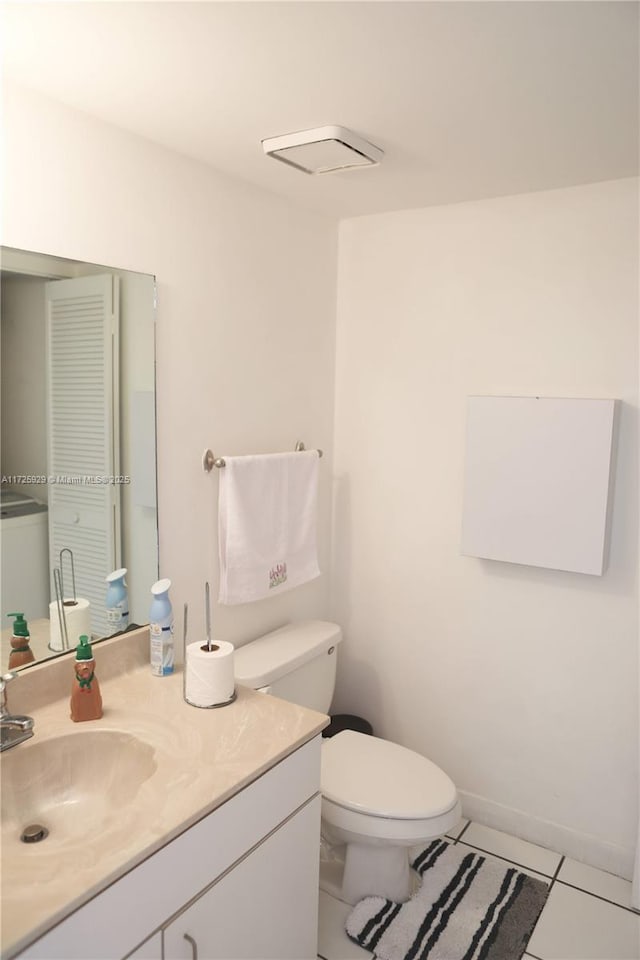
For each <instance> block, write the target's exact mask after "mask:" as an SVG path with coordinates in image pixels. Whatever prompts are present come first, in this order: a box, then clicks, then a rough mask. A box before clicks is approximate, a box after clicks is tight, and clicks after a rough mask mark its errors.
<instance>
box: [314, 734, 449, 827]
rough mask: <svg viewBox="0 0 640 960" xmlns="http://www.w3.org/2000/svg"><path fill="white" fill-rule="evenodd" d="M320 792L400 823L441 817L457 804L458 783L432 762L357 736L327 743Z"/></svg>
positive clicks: (337, 737) (344, 804)
mask: <svg viewBox="0 0 640 960" xmlns="http://www.w3.org/2000/svg"><path fill="white" fill-rule="evenodd" d="M321 790H322V795H323V796H324V797H326V799H327V800H331V801H333V802H334V803H337V804H339V805H340V806H342V807H347V808H350V809H352V810H358V811H360V812H362V813H368V814H370V815H374V816H379V817H393V818H396V819H398V820H424V819H429V818H430V817H437V816H440V814H443V813H447V812H448V811H449V810H451V809H452V807H453V806H454V805H455V804H456V802H457V793H456V788H455V785H454V783H453V782H452V781H451V780H450V778H449V777H448V776H447V775H446V773H444V771H442V770H441V769H440V767H437V766H436V765H435V763H432V762H431V760H427V758H426V757H422V756H420V754H418V753H414V752H413V750H407V748H406V747H401V746H399V744H397V743H390V742H389V741H388V740H380V739H379V738H378V737H370V736H367V735H366V734H364V733H356V732H355V731H353V730H343V731H342V732H341V733H337V734H336V735H335V736H334V737H329V738H327V739H325V740H324V741H323V744H322V775H321Z"/></svg>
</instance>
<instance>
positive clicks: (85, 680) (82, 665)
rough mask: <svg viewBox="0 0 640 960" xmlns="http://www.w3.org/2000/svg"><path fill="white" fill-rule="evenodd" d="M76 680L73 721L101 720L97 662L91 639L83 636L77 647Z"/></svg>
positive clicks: (74, 683)
mask: <svg viewBox="0 0 640 960" xmlns="http://www.w3.org/2000/svg"><path fill="white" fill-rule="evenodd" d="M73 666H74V671H75V675H74V680H73V686H72V688H71V719H72V720H74V721H76V722H77V721H80V720H99V719H100V717H101V716H102V696H101V694H100V686H99V684H98V678H97V677H96V675H95V666H96V661H95V660H94V658H93V653H92V651H91V644H90V643H89V638H88V637H87V636H86V635H85V634H82V636H81V637H80V643H79V644H78V646H77V647H76V659H75V662H74V665H73Z"/></svg>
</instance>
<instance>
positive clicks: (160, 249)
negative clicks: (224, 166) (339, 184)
mask: <svg viewBox="0 0 640 960" xmlns="http://www.w3.org/2000/svg"><path fill="white" fill-rule="evenodd" d="M3 106H4V117H3V121H4V163H3V178H4V184H3V197H4V212H3V223H2V242H3V243H4V244H6V245H8V246H14V247H19V248H24V249H32V250H37V251H39V252H44V253H50V254H54V255H57V256H64V257H72V258H74V259H78V260H87V261H90V262H93V263H102V264H108V265H111V266H114V267H119V268H124V269H129V270H137V271H140V272H143V273H153V274H155V275H156V276H157V280H158V298H159V303H158V314H157V363H158V380H157V387H158V471H159V520H160V570H161V574H162V575H163V576H169V577H171V579H172V581H173V588H172V599H173V603H174V608H175V609H176V613H177V617H176V620H177V621H178V622H179V623H180V624H181V623H182V605H183V603H185V602H188V603H189V623H190V637H189V639H190V640H196V639H197V638H198V636H199V635H201V633H202V624H203V620H204V617H203V606H204V582H205V580H209V581H210V582H211V583H212V586H213V587H214V589H213V590H212V592H213V593H215V585H217V533H216V529H215V524H216V516H217V511H216V500H217V484H218V478H217V472H215V471H214V473H213V474H212V475H206V474H205V473H204V471H203V469H202V465H201V457H202V452H203V450H204V449H205V447H211V448H212V449H213V450H214V452H215V454H216V455H224V454H228V455H231V454H243V453H263V452H265V453H266V452H269V451H277V450H288V449H293V446H294V444H295V442H296V440H298V439H300V440H303V441H304V442H305V443H306V444H307V446H309V447H315V446H317V447H321V448H323V449H324V450H325V458H324V459H323V461H322V466H321V493H320V498H321V503H320V520H319V539H320V565H321V569H323V570H325V571H326V570H327V568H328V562H329V547H330V543H329V541H330V511H331V504H330V497H331V486H330V477H331V472H332V456H331V448H332V429H333V365H334V335H335V286H336V230H335V225H334V224H332V223H330V222H329V221H328V220H324V219H323V218H322V217H319V216H314V215H311V214H307V213H302V212H299V211H298V210H296V209H295V208H293V207H290V206H288V205H287V204H285V203H284V202H282V201H281V200H279V199H276V198H275V197H272V196H271V195H268V194H265V193H264V192H262V191H259V190H256V189H254V188H252V187H249V186H246V185H244V184H242V183H240V182H235V181H232V180H230V179H228V178H226V177H223V176H221V175H218V174H217V173H216V172H215V171H213V170H211V169H210V168H208V167H206V166H204V165H202V164H199V163H196V162H194V161H191V160H189V159H187V158H185V157H181V156H179V155H178V154H175V153H172V152H170V151H168V150H164V149H162V148H160V147H157V146H156V145H153V144H151V143H149V142H148V141H145V140H143V139H142V138H139V137H135V136H132V135H129V134H127V133H125V132H122V131H120V130H118V129H116V128H114V127H110V126H108V125H106V124H103V123H101V122H98V121H96V120H94V119H92V118H90V117H88V116H86V115H84V114H81V113H79V112H76V111H73V110H69V109H67V108H65V107H63V106H61V105H59V104H57V103H54V102H53V101H48V100H46V99H45V98H42V97H40V96H37V95H35V94H32V93H30V92H27V91H25V90H21V89H18V88H15V87H8V88H7V89H6V90H5V96H4V103H3ZM256 149H259V144H258V145H256ZM327 581H328V577H327V576H326V575H325V576H323V577H321V578H319V579H318V580H316V581H314V582H312V583H311V584H308V585H306V586H305V587H302V588H300V589H298V590H295V591H292V592H291V593H289V594H283V595H281V596H280V597H276V598H270V599H268V600H265V601H261V602H259V603H256V604H248V605H246V606H243V607H228V608H220V609H219V610H218V609H216V610H215V612H214V625H215V628H216V629H217V636H218V637H219V638H220V639H229V640H232V641H236V642H237V641H238V640H240V641H242V640H244V639H247V638H249V637H252V636H255V635H257V634H259V633H260V632H262V631H263V630H268V629H271V628H272V627H275V626H277V625H279V624H281V623H284V622H286V621H287V620H288V619H292V618H293V617H301V616H320V615H325V616H326V598H327V592H328V587H327ZM177 634H178V636H180V634H181V631H180V630H178V631H177Z"/></svg>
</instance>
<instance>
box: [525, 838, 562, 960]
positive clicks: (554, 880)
mask: <svg viewBox="0 0 640 960" xmlns="http://www.w3.org/2000/svg"><path fill="white" fill-rule="evenodd" d="M563 863H564V856H563V855H561V856H560V863H559V864H558V866H557V867H556V869H555V873H554V874H553V876H552V877H551V883H550V884H549V889H548V890H547V895H546V897H545V898H544V903H543V904H542V910H541V911H540V913H539V914H538V916H537V917H536V922H535V923H534V925H533V929H532V931H531V933H530V934H529V937H528V939H527V944H526V946H525V949H524V952H525V953H528V952H529V951H528V947H529V944H530V943H531V941H532V940H533V935H534V934H535V932H536V927H537V926H538V924H539V923H540V920H541V919H542V915H543V913H544V911H545V907H546V906H547V904H548V903H549V897H550V895H551V891H552V889H553V885H554V883H555V882H556V877H557V876H558V874H559V872H560V868H561V866H562V864H563ZM530 956H531V957H533V958H534V960H541V958H540V957H536V955H535V953H532V954H530Z"/></svg>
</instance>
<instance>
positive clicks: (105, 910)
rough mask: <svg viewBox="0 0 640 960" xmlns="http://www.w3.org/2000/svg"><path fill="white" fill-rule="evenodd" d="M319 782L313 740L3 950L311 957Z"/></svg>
mask: <svg viewBox="0 0 640 960" xmlns="http://www.w3.org/2000/svg"><path fill="white" fill-rule="evenodd" d="M319 785H320V737H319V736H316V737H315V738H314V739H313V740H311V741H309V742H307V743H306V744H304V745H303V746H301V747H299V748H298V749H297V750H295V752H293V753H292V754H290V755H289V756H287V757H285V758H284V759H283V760H281V761H280V762H279V763H277V764H276V765H275V766H273V767H272V768H271V769H269V770H267V771H266V772H265V773H264V774H262V776H260V777H258V779H257V780H255V781H254V782H253V783H250V784H249V785H248V786H246V787H244V789H241V790H240V791H239V792H238V793H236V794H235V795H233V796H232V797H230V799H228V800H227V801H226V802H224V803H223V804H222V805H221V806H219V807H217V808H216V809H215V810H213V811H212V812H211V813H210V814H208V815H207V816H205V817H203V818H202V819H201V820H199V821H198V822H196V823H195V824H194V825H193V826H191V827H190V828H189V829H187V830H185V831H184V832H183V833H181V834H180V835H179V836H177V837H176V838H175V839H173V840H171V841H170V842H169V843H167V844H166V845H165V846H163V847H161V848H160V849H159V850H158V851H157V852H156V853H154V854H152V855H151V856H149V857H148V858H147V859H146V860H144V861H143V862H142V863H140V864H139V865H138V866H136V867H134V868H133V869H131V870H129V872H128V873H125V874H124V876H121V877H120V879H116V880H115V882H114V883H112V884H111V886H109V887H107V889H105V890H103V891H102V892H101V893H99V894H98V895H97V896H95V897H94V898H93V899H92V900H90V901H89V902H88V903H85V904H84V905H83V906H81V907H79V908H78V909H77V910H75V912H73V913H71V914H70V915H69V916H67V917H66V918H65V919H63V920H62V921H61V922H60V923H58V925H57V926H54V927H53V928H52V929H51V930H49V931H48V932H47V933H45V934H44V935H43V936H41V937H40V939H38V940H35V941H34V942H33V943H32V944H31V945H30V946H28V947H26V948H25V949H24V950H23V951H22V952H21V953H19V954H17V955H12V956H15V957H16V960H51V958H53V957H57V958H62V957H64V958H65V960H122V958H124V957H128V958H131V960H133V958H135V960H163V958H164V957H166V958H173V960H177V958H185V960H192V958H193V957H195V956H196V955H197V956H198V958H199V960H218V958H220V960H255V958H260V960H266V958H273V960H287V958H291V960H306V958H308V960H312V958H313V960H315V957H316V946H317V909H318V906H317V905H318V871H319V848H320V797H319ZM125 859H126V853H125ZM185 934H186V937H185ZM195 951H197V954H196V952H195Z"/></svg>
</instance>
